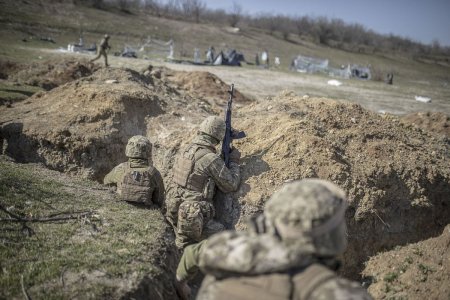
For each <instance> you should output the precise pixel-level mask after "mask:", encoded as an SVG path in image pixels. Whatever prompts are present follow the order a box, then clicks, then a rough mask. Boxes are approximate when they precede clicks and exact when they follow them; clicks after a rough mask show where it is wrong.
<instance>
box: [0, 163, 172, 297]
mask: <svg viewBox="0 0 450 300" xmlns="http://www.w3.org/2000/svg"><path fill="white" fill-rule="evenodd" d="M0 170H1V172H0V257H1V258H2V259H1V261H0V265H1V269H2V272H1V273H0V286H1V287H2V288H1V289H0V298H2V299H10V298H12V297H22V296H21V295H22V294H23V293H24V291H23V290H25V291H26V292H27V293H29V295H30V297H31V298H32V299H62V298H71V297H78V298H80V299H88V298H95V299H99V298H105V299H106V298H110V295H114V297H113V298H117V296H118V295H120V294H121V292H122V293H123V292H129V291H132V290H133V289H136V287H137V285H138V284H139V280H142V279H143V278H144V277H150V278H152V276H155V277H156V276H161V274H162V273H163V271H162V269H161V264H162V263H163V264H164V263H167V262H162V261H160V259H159V258H158V256H160V255H161V253H162V252H163V251H167V247H168V246H167V244H168V241H166V238H167V237H166V232H167V231H166V229H167V224H166V223H165V221H164V218H163V216H162V214H161V213H160V212H159V211H158V210H149V209H142V208H136V207H134V206H132V205H129V204H127V203H124V202H121V201H117V200H115V197H114V194H113V193H112V192H111V191H109V190H108V189H106V188H105V187H102V186H99V185H98V184H96V183H94V182H91V181H80V180H75V179H71V178H69V177H66V176H65V175H63V174H60V173H57V172H53V171H49V170H46V169H43V168H42V167H39V166H37V165H32V164H28V165H21V164H15V163H13V162H11V161H9V160H8V159H6V158H5V157H3V156H0ZM20 220H22V221H20ZM164 272H165V273H166V275H165V276H166V277H167V278H170V271H168V270H164ZM164 284H169V285H170V281H169V282H166V283H164ZM158 285H159V287H158ZM22 286H23V287H22ZM81 287H82V288H81ZM154 287H155V289H159V290H160V291H162V290H163V289H164V290H168V291H170V290H171V289H170V287H169V288H168V287H167V286H165V287H163V284H162V283H161V282H155V283H154Z"/></svg>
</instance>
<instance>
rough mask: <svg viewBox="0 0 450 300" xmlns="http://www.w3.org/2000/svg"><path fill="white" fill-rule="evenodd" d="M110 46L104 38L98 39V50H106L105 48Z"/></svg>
mask: <svg viewBox="0 0 450 300" xmlns="http://www.w3.org/2000/svg"><path fill="white" fill-rule="evenodd" d="M110 48H111V47H110V46H109V44H108V40H107V39H105V38H103V39H102V40H101V41H100V50H103V51H106V49H110Z"/></svg>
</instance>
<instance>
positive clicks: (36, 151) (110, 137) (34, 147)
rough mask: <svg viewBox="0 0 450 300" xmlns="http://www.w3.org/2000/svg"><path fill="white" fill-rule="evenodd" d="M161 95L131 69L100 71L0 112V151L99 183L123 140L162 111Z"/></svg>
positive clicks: (121, 156)
mask: <svg viewBox="0 0 450 300" xmlns="http://www.w3.org/2000/svg"><path fill="white" fill-rule="evenodd" d="M109 82H112V83H109ZM166 92H167V93H172V94H173V92H171V90H170V89H168V88H165V87H164V86H163V85H152V84H151V79H149V78H145V77H143V76H141V75H139V74H138V73H136V72H134V71H130V70H120V69H113V70H111V69H101V70H99V71H97V72H96V73H95V74H94V75H92V76H90V77H87V78H83V79H79V80H76V81H74V82H71V83H68V84H66V85H64V86H61V87H58V88H55V89H54V90H52V91H50V92H48V93H39V94H37V95H34V96H32V97H30V98H29V99H28V100H26V101H24V102H21V103H18V104H16V105H14V107H12V108H8V109H6V108H1V109H3V111H2V112H1V114H0V115H1V116H0V124H2V127H1V130H0V136H1V137H2V140H5V144H4V146H3V148H4V149H5V152H6V153H8V154H9V155H11V156H13V157H14V158H16V159H17V160H19V161H23V162H43V163H45V164H46V165H47V166H48V167H51V168H53V169H57V170H60V171H75V172H82V173H83V174H84V175H85V176H86V177H89V178H97V179H100V178H101V177H102V176H103V175H104V174H105V173H106V172H108V171H109V170H110V169H111V168H112V167H113V165H114V164H116V163H117V162H119V161H124V160H125V157H124V147H125V144H126V142H127V140H128V138H129V137H130V136H132V135H136V134H145V133H146V130H147V128H146V122H145V119H146V118H147V117H151V116H156V115H159V114H161V113H163V112H164V107H165V99H164V97H162V95H164V93H166Z"/></svg>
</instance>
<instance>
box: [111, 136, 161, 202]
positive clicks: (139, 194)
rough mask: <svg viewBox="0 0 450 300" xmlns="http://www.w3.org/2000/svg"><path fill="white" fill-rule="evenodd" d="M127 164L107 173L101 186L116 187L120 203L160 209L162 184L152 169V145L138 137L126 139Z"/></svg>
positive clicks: (142, 137)
mask: <svg viewBox="0 0 450 300" xmlns="http://www.w3.org/2000/svg"><path fill="white" fill-rule="evenodd" d="M125 155H126V156H127V157H128V161H127V162H124V163H121V164H120V165H118V166H116V167H115V168H114V169H113V170H112V171H111V172H109V173H108V174H107V175H106V176H105V178H104V180H103V183H104V184H109V185H117V193H118V194H119V196H120V198H121V199H122V200H124V201H127V202H130V203H133V204H141V205H145V206H150V207H155V206H156V207H159V208H163V209H164V202H165V201H164V183H163V179H162V177H161V174H160V173H159V171H158V170H157V169H156V168H155V167H154V166H152V164H151V162H150V159H151V155H152V144H151V143H150V141H149V140H148V139H147V138H146V137H144V136H141V135H136V136H133V137H131V138H130V139H129V140H128V144H127V146H126V148H125Z"/></svg>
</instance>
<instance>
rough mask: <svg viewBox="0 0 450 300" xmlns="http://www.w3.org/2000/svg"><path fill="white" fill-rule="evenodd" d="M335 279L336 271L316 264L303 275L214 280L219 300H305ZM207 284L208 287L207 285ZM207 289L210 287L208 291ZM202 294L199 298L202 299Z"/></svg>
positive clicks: (265, 275)
mask: <svg viewBox="0 0 450 300" xmlns="http://www.w3.org/2000/svg"><path fill="white" fill-rule="evenodd" d="M334 278H336V275H335V273H334V272H332V271H331V270H329V269H328V268H326V267H325V266H322V265H320V264H313V265H311V266H309V267H308V268H306V269H305V270H303V271H302V272H298V273H294V274H289V273H273V274H263V275H259V276H248V277H230V278H226V279H222V280H214V279H213V280H211V283H209V282H208V284H211V285H214V288H213V290H214V294H213V295H210V296H213V297H214V299H216V300H229V299H240V300H244V299H249V300H250V299H259V300H290V299H294V300H306V299H309V298H310V296H311V294H312V293H313V292H314V291H315V290H316V289H317V288H319V287H320V286H321V285H322V284H324V283H325V282H327V281H328V280H331V279H334ZM208 284H207V285H208ZM206 289H208V288H206ZM201 296H202V294H201V291H200V297H199V299H203V298H202V297H201Z"/></svg>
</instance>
